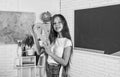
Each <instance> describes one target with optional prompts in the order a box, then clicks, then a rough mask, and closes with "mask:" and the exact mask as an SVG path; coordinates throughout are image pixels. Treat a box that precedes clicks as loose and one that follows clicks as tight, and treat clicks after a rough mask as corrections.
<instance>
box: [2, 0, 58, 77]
mask: <svg viewBox="0 0 120 77" xmlns="http://www.w3.org/2000/svg"><path fill="white" fill-rule="evenodd" d="M59 8H60V7H59V0H0V11H15V12H34V13H35V14H36V21H35V22H40V20H39V15H40V14H41V13H42V12H44V11H50V12H51V13H52V14H55V13H59V12H60V10H59ZM16 51H17V45H14V44H13V45H11V44H10V45H9V44H8V45H0V77H17V70H16V69H15V68H14V59H15V58H16Z"/></svg>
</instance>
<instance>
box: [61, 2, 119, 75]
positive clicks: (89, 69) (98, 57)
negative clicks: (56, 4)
mask: <svg viewBox="0 0 120 77" xmlns="http://www.w3.org/2000/svg"><path fill="white" fill-rule="evenodd" d="M116 4H120V0H61V9H60V10H61V13H62V14H63V15H64V16H65V17H66V19H67V22H68V25H69V28H70V32H71V35H72V40H73V42H74V10H78V9H86V8H95V7H100V6H109V5H116ZM88 51H90V50H87V52H86V50H81V49H78V50H75V49H74V51H73V54H74V55H73V58H72V64H71V69H70V73H71V77H119V76H120V74H119V72H120V69H119V68H120V58H119V56H118V57H113V56H112V55H106V54H100V53H95V52H94V53H93V52H92V51H91V52H88ZM96 52H97V51H96ZM98 52H99V51H98Z"/></svg>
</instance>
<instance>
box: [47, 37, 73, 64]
mask: <svg viewBox="0 0 120 77" xmlns="http://www.w3.org/2000/svg"><path fill="white" fill-rule="evenodd" d="M69 46H72V42H71V40H69V39H67V38H57V39H56V42H55V44H54V45H53V46H52V47H51V52H52V53H54V54H55V55H57V56H58V57H62V56H63V52H64V48H66V47H69ZM47 62H48V63H55V64H58V63H57V62H56V61H55V60H54V59H53V58H52V57H51V56H48V59H47Z"/></svg>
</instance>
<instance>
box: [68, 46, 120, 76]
mask: <svg viewBox="0 0 120 77" xmlns="http://www.w3.org/2000/svg"><path fill="white" fill-rule="evenodd" d="M88 51H91V52H88ZM92 51H94V50H88V49H82V48H80V49H76V50H74V53H73V56H72V60H71V61H72V62H71V69H70V71H69V73H70V76H71V77H120V73H119V72H120V57H118V56H112V55H105V54H99V53H93V52H92Z"/></svg>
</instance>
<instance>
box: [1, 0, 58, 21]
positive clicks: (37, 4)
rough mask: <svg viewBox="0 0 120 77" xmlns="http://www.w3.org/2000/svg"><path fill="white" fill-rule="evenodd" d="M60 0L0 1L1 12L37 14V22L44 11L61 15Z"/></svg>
mask: <svg viewBox="0 0 120 77" xmlns="http://www.w3.org/2000/svg"><path fill="white" fill-rule="evenodd" d="M59 2H60V0H0V11H20V12H35V14H36V22H40V21H39V15H40V14H41V13H42V12H44V11H50V12H51V13H52V14H55V13H59V12H60V10H59V8H60V7H59Z"/></svg>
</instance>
